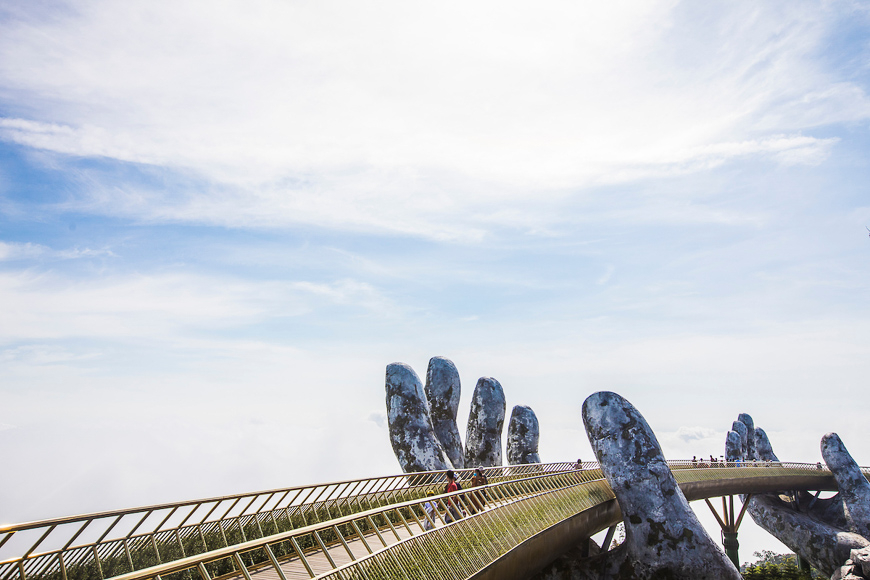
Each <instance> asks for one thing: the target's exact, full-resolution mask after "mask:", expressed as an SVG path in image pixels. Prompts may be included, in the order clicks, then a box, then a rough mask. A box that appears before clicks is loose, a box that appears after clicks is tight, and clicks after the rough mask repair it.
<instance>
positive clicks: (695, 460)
mask: <svg viewBox="0 0 870 580" xmlns="http://www.w3.org/2000/svg"><path fill="white" fill-rule="evenodd" d="M706 461H707V460H706V459H704V458H703V457H702V458H701V459H700V460H699V459H698V457H697V456H695V455H693V456H692V467H718V465H719V461H718V460H717V459H716V458H715V457H713V456H712V455H711V456H710V463H705V462H706ZM722 463H723V464H724V463H725V462H724V461H723V462H722Z"/></svg>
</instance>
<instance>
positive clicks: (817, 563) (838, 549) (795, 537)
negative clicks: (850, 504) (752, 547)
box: [746, 494, 870, 575]
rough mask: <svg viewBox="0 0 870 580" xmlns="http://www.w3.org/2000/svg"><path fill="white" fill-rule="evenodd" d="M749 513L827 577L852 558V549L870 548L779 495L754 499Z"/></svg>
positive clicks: (859, 538)
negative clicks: (797, 507)
mask: <svg viewBox="0 0 870 580" xmlns="http://www.w3.org/2000/svg"><path fill="white" fill-rule="evenodd" d="M746 511H747V512H748V513H749V515H750V516H751V517H752V519H753V520H754V521H755V523H757V524H758V525H759V526H761V527H762V528H764V529H765V530H767V531H768V532H769V533H770V534H772V535H773V536H774V537H775V538H777V539H778V540H779V541H780V542H782V543H783V544H785V545H786V546H788V547H789V548H790V549H791V550H793V551H794V552H795V553H796V554H800V555H801V556H802V557H803V558H804V559H805V560H806V561H807V562H809V563H810V564H811V565H812V566H813V568H816V569H818V570H821V571H822V572H824V573H825V574H827V575H831V574H833V573H834V571H835V570H836V569H838V568H839V567H840V566H841V565H842V564H843V562H845V561H846V560H847V559H848V558H849V553H850V552H851V550H852V549H854V548H863V547H865V546H868V545H870V542H868V541H867V540H866V539H864V538H863V537H862V536H860V535H858V534H855V533H852V532H847V531H844V530H841V529H838V528H836V527H834V526H830V525H828V524H826V523H824V522H820V521H818V520H817V519H816V518H813V517H809V516H808V515H807V514H805V513H801V512H798V511H795V510H794V508H793V507H792V504H791V503H790V502H785V501H783V500H782V499H780V498H779V496H777V495H775V494H760V495H754V496H752V499H750V500H749V507H748V508H747V510H746Z"/></svg>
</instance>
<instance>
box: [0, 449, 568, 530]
mask: <svg viewBox="0 0 870 580" xmlns="http://www.w3.org/2000/svg"><path fill="white" fill-rule="evenodd" d="M584 463H585V462H584ZM527 465H537V466H541V468H546V467H559V466H564V467H565V468H567V467H568V466H571V465H573V462H570V461H569V462H566V461H560V462H554V463H535V464H527ZM522 467H524V466H523V465H509V466H508V465H506V466H497V467H486V468H484V470H485V471H489V470H495V469H517V468H522ZM475 469H476V468H473V467H468V468H463V469H454V470H453V471H454V472H455V473H456V474H457V475H462V474H469V473H472V472H474V470H475ZM445 471H446V470H444V469H439V470H435V471H420V472H414V473H399V474H393V475H381V476H371V477H363V478H358V479H342V480H337V481H327V482H321V483H312V484H307V485H294V486H291V487H281V488H277V489H266V490H262V491H252V492H247V493H239V494H230V495H222V496H214V497H207V498H202V499H192V500H183V501H177V502H167V503H162V504H154V505H144V506H137V507H132V508H124V509H116V510H107V511H100V512H93V513H84V514H76V515H71V516H61V517H57V518H48V519H42V520H32V521H28V522H20V523H16V524H7V525H0V534H3V533H8V532H20V531H24V530H29V529H33V528H40V527H49V526H58V525H62V524H69V523H75V522H84V521H87V520H97V519H103V518H110V517H113V516H119V515H132V514H136V513H144V512H149V511H152V512H153V511H160V510H165V509H171V508H180V507H186V506H192V505H197V504H200V505H202V504H209V503H214V502H224V501H229V500H235V499H245V498H249V497H258V496H264V495H274V494H278V493H285V492H293V491H297V490H299V491H301V490H305V489H309V488H315V487H331V486H333V485H335V486H338V485H346V484H352V483H358V482H365V481H375V480H380V479H383V480H387V479H395V480H401V479H406V480H407V479H414V478H419V477H424V476H427V475H442V476H443V475H444V472H445Z"/></svg>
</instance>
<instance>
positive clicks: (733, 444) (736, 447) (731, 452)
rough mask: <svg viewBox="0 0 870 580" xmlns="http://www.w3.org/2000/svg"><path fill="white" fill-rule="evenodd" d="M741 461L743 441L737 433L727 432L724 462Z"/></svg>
mask: <svg viewBox="0 0 870 580" xmlns="http://www.w3.org/2000/svg"><path fill="white" fill-rule="evenodd" d="M738 460H740V461H742V460H743V440H742V439H741V438H740V433H738V432H737V431H728V434H727V435H726V436H725V461H738Z"/></svg>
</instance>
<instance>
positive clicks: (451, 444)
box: [426, 356, 465, 469]
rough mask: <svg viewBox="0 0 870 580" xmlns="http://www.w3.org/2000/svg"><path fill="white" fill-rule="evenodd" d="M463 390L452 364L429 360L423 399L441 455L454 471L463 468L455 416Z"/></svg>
mask: <svg viewBox="0 0 870 580" xmlns="http://www.w3.org/2000/svg"><path fill="white" fill-rule="evenodd" d="M461 391H462V388H461V385H460V382H459V371H457V370H456V365H454V364H453V361H451V360H449V359H446V358H444V357H443V356H436V357H432V358H431V359H429V367H428V368H427V369H426V399H427V401H428V402H429V417H430V418H431V419H432V427H433V429H434V430H435V437H437V438H438V441H440V442H441V446H442V447H443V448H444V453H446V454H447V458H448V459H449V460H450V463H452V464H453V468H454V469H462V468H463V467H464V466H465V457H464V454H463V449H462V438H461V437H460V435H459V428H458V427H457V426H456V412H457V411H458V410H459V395H460V394H461Z"/></svg>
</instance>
